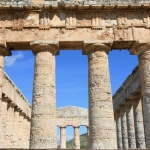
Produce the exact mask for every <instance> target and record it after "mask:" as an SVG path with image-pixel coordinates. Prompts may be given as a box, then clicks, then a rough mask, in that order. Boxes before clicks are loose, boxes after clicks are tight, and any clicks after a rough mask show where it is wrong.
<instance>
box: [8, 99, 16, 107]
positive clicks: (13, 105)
mask: <svg viewBox="0 0 150 150" xmlns="http://www.w3.org/2000/svg"><path fill="white" fill-rule="evenodd" d="M15 106H16V104H15V103H14V102H12V101H9V102H8V107H12V108H14V107H15Z"/></svg>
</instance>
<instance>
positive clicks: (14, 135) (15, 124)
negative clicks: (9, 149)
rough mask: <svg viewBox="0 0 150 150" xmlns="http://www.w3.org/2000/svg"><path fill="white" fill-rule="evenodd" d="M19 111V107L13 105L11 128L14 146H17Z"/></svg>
mask: <svg viewBox="0 0 150 150" xmlns="http://www.w3.org/2000/svg"><path fill="white" fill-rule="evenodd" d="M19 111H20V109H19V108H18V107H17V106H15V108H14V130H13V132H14V133H13V143H14V148H19Z"/></svg>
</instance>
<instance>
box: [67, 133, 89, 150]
mask: <svg viewBox="0 0 150 150" xmlns="http://www.w3.org/2000/svg"><path fill="white" fill-rule="evenodd" d="M87 145H88V141H87V133H85V134H82V135H80V148H81V149H86V148H87ZM73 146H74V139H72V140H70V141H68V142H67V148H73Z"/></svg>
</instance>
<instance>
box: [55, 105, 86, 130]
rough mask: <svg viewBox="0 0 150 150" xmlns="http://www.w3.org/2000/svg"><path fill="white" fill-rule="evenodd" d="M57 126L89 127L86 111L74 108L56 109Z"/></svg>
mask: <svg viewBox="0 0 150 150" xmlns="http://www.w3.org/2000/svg"><path fill="white" fill-rule="evenodd" d="M57 125H58V126H60V127H66V126H77V127H80V126H89V121H88V110H87V109H85V108H80V107H75V106H67V107H62V108H57Z"/></svg>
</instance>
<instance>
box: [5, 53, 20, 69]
mask: <svg viewBox="0 0 150 150" xmlns="http://www.w3.org/2000/svg"><path fill="white" fill-rule="evenodd" d="M22 58H23V53H22V52H21V51H19V52H18V53H17V54H15V55H12V56H6V57H5V66H7V67H11V66H12V65H13V64H14V63H15V62H16V61H17V60H18V59H22Z"/></svg>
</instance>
